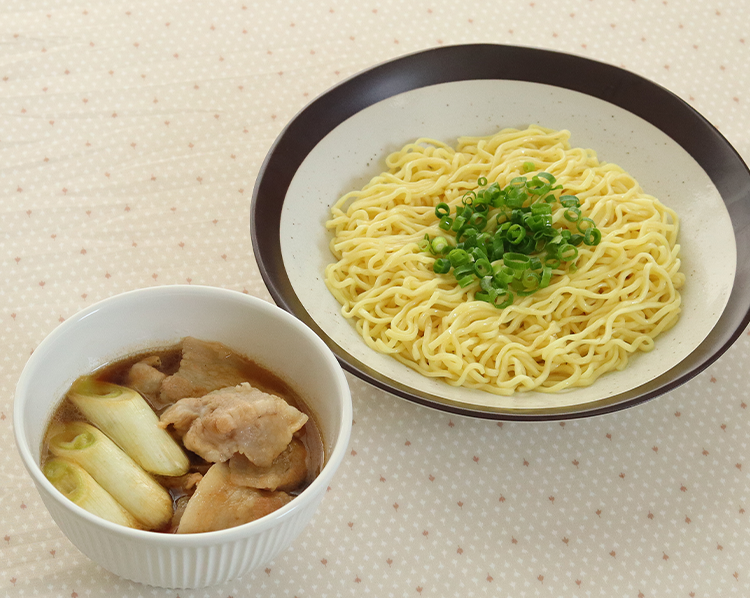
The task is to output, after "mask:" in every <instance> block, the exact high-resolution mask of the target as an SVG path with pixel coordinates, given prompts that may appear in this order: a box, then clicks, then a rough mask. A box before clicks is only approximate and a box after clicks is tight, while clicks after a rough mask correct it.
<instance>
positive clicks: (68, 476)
mask: <svg viewBox="0 0 750 598" xmlns="http://www.w3.org/2000/svg"><path fill="white" fill-rule="evenodd" d="M42 471H43V472H44V475H45V476H46V478H47V479H48V480H49V481H50V482H51V483H52V485H53V486H54V487H55V488H57V489H58V490H59V491H60V492H61V493H62V494H63V495H64V496H65V497H66V498H68V499H69V500H71V501H72V502H74V503H75V504H77V505H78V506H79V507H81V508H82V509H86V510H87V511H88V512H89V513H91V514H92V515H96V516H97V517H101V518H102V519H106V520H107V521H111V522H112V523H117V524H119V525H124V526H126V527H134V528H136V529H140V528H142V527H143V525H141V524H140V523H139V522H138V520H137V519H136V518H135V517H133V516H132V515H131V514H130V513H129V512H128V511H126V510H125V509H124V508H123V506H122V505H121V504H120V503H118V502H117V501H116V500H115V499H114V498H112V495H111V494H110V493H109V492H107V491H106V490H105V489H104V488H102V487H101V486H100V485H99V484H98V483H97V482H96V480H95V479H94V478H92V477H91V476H90V475H89V474H88V473H87V472H86V470H85V469H83V468H82V467H81V466H79V465H76V464H75V463H73V462H71V461H68V460H66V459H60V458H54V459H50V460H49V461H47V462H46V463H45V464H44V467H43V468H42Z"/></svg>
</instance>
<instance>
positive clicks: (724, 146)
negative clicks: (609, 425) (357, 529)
mask: <svg viewBox="0 0 750 598" xmlns="http://www.w3.org/2000/svg"><path fill="white" fill-rule="evenodd" d="M251 212H252V213H251V231H252V237H253V247H254V250H255V255H256V258H257V260H258V264H259V267H260V271H261V274H262V276H263V278H264V281H265V282H266V284H267V286H268V288H269V291H270V293H271V295H272V296H273V298H274V300H275V301H276V302H277V303H278V304H279V305H280V306H281V307H283V308H284V309H286V310H287V311H289V312H291V313H292V314H294V315H295V316H297V317H298V318H300V319H301V320H302V321H303V322H305V323H306V324H307V325H308V326H310V327H311V328H312V329H313V330H314V331H315V332H316V333H317V334H318V335H319V336H320V337H321V338H322V339H323V340H324V341H325V342H326V343H327V344H328V346H329V347H330V348H331V349H332V350H333V352H334V354H336V356H337V358H338V359H339V361H340V362H341V363H342V365H343V367H344V368H345V369H347V370H348V371H350V372H352V373H353V374H355V375H357V376H359V377H360V378H362V379H363V380H366V381H367V382H370V383H371V384H374V385H375V386H377V387H379V388H382V389H384V390H386V391H388V392H391V393H393V394H395V395H397V396H400V397H402V398H405V399H407V400H410V401H414V402H417V403H420V404H423V405H427V406H430V407H433V408H437V409H441V410H444V411H448V412H452V413H457V414H462V415H468V416H473V417H483V418H491V419H505V420H527V421H534V420H553V419H554V420H558V419H568V418H576V417H588V416H592V415H597V414H602V413H608V412H613V411H617V410H619V409H623V408H626V407H630V406H633V405H636V404H638V403H641V402H643V401H646V400H648V399H650V398H653V397H656V396H658V395H660V394H663V393H665V392H668V391H669V390H671V389H674V388H676V387H677V386H679V385H681V384H683V383H684V382H686V381H688V380H689V379H691V378H692V377H694V376H696V375H697V374H698V373H700V372H701V371H702V370H704V369H705V368H706V367H708V365H710V364H711V363H712V362H713V361H715V360H716V359H718V358H719V356H720V355H722V354H723V353H724V351H726V349H727V348H728V347H729V346H730V345H731V344H732V343H733V342H734V341H735V340H736V339H737V337H738V336H739V335H740V334H741V333H742V331H743V330H744V328H745V327H746V326H747V324H748V322H749V321H750V293H749V292H748V288H749V287H750V285H749V283H750V264H748V260H742V259H741V257H742V256H743V255H748V252H750V238H748V237H749V236H748V235H747V234H740V233H741V231H743V230H745V229H746V227H747V222H748V221H750V172H748V169H747V167H746V165H745V164H744V163H743V162H742V159H741V158H740V157H739V155H738V154H737V152H736V151H735V150H734V149H733V148H732V147H731V145H730V144H729V143H728V142H727V141H726V140H725V139H724V138H723V137H722V136H721V134H720V133H719V132H718V131H717V130H716V129H715V128H714V127H712V126H711V125H710V123H708V122H707V121H706V120H705V119H704V118H703V117H702V116H701V115H700V114H698V113H697V112H696V111H695V110H693V109H692V108H691V107H690V106H689V105H688V104H686V103H685V102H684V101H682V100H681V99H680V98H678V97H677V96H675V95H674V94H672V93H671V92H669V91H667V90H666V89H664V88H662V87H660V86H658V85H656V84H655V83H652V82H650V81H648V80H646V79H643V78H642V77H639V76H637V75H635V74H633V73H630V72H628V71H625V70H623V69H620V68H616V67H613V66H609V65H606V64H602V63H598V62H594V61H591V60H588V59H584V58H581V57H576V56H571V55H566V54H560V53H556V52H550V51H545V50H537V49H532V48H519V47H511V46H499V45H489V44H477V45H463V46H452V47H445V48H436V49H432V50H427V51H424V52H419V53H416V54H412V55H408V56H405V57H402V58H399V59H396V60H393V61H390V62H387V63H385V64H382V65H379V66H376V67H373V68H371V69H369V70H367V71H364V72H363V73H360V74H358V75H355V76H354V77H352V78H350V79H348V80H346V81H344V82H342V83H340V84H339V85H337V86H336V87H334V88H333V89H331V90H329V91H328V92H326V93H325V94H323V95H322V96H320V97H319V98H317V99H316V100H314V101H313V102H311V103H310V104H309V105H308V106H307V107H305V108H304V109H303V110H302V111H301V112H300V113H299V114H298V115H297V116H296V117H295V118H294V119H293V120H292V121H291V122H290V123H289V124H288V125H287V126H286V128H285V129H284V130H283V131H282V133H281V135H280V136H279V138H278V139H277V140H276V142H275V144H274V145H273V147H272V148H271V150H270V152H269V154H268V156H267V158H266V161H265V163H264V164H263V167H262V168H261V171H260V174H259V177H258V179H257V182H256V186H255V189H254V194H253V204H252V211H251ZM745 232H747V231H746V230H745Z"/></svg>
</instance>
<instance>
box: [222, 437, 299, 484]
mask: <svg viewBox="0 0 750 598" xmlns="http://www.w3.org/2000/svg"><path fill="white" fill-rule="evenodd" d="M229 475H230V479H231V480H232V483H233V484H235V485H236V486H248V487H250V488H260V489H263V490H283V491H284V492H288V491H290V490H294V489H295V488H297V487H298V486H301V485H302V483H303V482H304V481H305V479H306V478H307V449H305V445H304V444H302V442H301V441H300V440H297V439H296V438H293V439H292V441H291V442H290V443H289V446H287V447H286V448H285V449H284V450H283V451H282V453H281V454H280V455H279V456H278V457H276V458H275V459H274V460H273V463H271V466H270V467H258V466H257V465H255V464H254V463H252V462H251V461H250V459H248V458H247V457H245V455H241V454H239V453H235V454H234V455H232V458H231V459H229Z"/></svg>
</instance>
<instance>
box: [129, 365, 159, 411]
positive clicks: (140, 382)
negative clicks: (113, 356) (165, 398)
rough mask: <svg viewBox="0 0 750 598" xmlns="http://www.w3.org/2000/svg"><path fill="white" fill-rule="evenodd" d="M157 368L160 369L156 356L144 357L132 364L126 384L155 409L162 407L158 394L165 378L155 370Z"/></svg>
mask: <svg viewBox="0 0 750 598" xmlns="http://www.w3.org/2000/svg"><path fill="white" fill-rule="evenodd" d="M159 367H161V359H159V356H158V355H152V356H150V357H146V359H143V360H141V361H139V362H138V363H135V364H133V367H131V368H130V371H129V372H128V382H127V386H129V387H130V388H132V389H133V390H137V391H138V392H139V393H141V394H142V395H143V396H144V397H145V399H146V400H147V401H148V402H149V403H151V405H152V406H153V407H155V408H157V409H158V408H159V407H163V406H164V405H163V404H162V403H161V401H160V400H159V393H160V391H161V384H162V381H163V380H164V378H166V377H167V376H166V374H163V373H162V372H160V371H159V370H158V369H157V368H159Z"/></svg>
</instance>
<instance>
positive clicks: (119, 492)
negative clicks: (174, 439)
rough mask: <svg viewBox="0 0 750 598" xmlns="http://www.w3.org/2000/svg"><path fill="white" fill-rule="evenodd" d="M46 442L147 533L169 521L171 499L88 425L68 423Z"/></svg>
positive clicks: (123, 453) (55, 453) (153, 481)
mask: <svg viewBox="0 0 750 598" xmlns="http://www.w3.org/2000/svg"><path fill="white" fill-rule="evenodd" d="M60 430H61V431H60V432H58V433H57V434H55V435H54V436H52V437H51V438H50V439H49V450H50V452H51V453H52V454H53V455H55V456H56V457H61V458H63V459H67V460H69V461H72V462H74V463H76V464H77V465H80V466H81V467H82V468H83V469H85V470H86V471H87V472H88V473H89V474H90V475H91V477H92V478H94V479H95V480H96V481H97V482H98V483H99V484H100V485H101V486H102V488H104V489H105V490H106V491H107V492H109V493H110V494H111V495H112V497H113V498H114V499H115V500H116V501H117V502H119V503H120V504H121V505H122V506H123V507H125V509H127V510H128V511H129V512H130V514H131V515H133V517H135V518H136V519H137V520H138V521H140V522H141V523H142V524H143V526H144V527H145V528H146V529H161V528H163V527H165V526H166V525H167V524H168V523H169V522H170V520H171V518H172V497H171V496H170V494H169V492H167V491H166V490H165V489H164V488H163V487H162V486H160V485H159V484H158V483H157V482H156V481H155V480H154V479H153V478H152V477H151V476H150V475H149V474H147V473H146V472H145V471H144V470H143V469H142V468H141V467H140V465H138V464H137V463H136V462H135V461H133V459H131V458H130V457H129V456H128V455H127V454H126V453H125V452H124V451H123V450H122V449H120V447H118V446H117V445H116V444H115V443H114V442H112V441H111V440H110V439H109V438H107V436H106V435H105V434H104V433H102V431H101V430H98V429H97V428H95V427H94V426H92V425H91V424H87V423H85V422H81V421H76V422H68V423H66V424H64V426H62V427H61V428H60Z"/></svg>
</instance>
